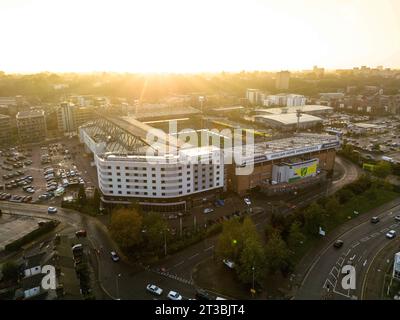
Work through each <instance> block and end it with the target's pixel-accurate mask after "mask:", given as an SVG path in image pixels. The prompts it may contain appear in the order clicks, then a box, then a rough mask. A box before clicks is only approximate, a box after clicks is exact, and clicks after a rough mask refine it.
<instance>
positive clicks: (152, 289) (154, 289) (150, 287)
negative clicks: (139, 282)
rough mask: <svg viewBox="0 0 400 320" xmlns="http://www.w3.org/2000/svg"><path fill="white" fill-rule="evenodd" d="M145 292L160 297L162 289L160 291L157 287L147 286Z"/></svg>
mask: <svg viewBox="0 0 400 320" xmlns="http://www.w3.org/2000/svg"><path fill="white" fill-rule="evenodd" d="M146 289H147V291H149V292H151V293H152V294H155V295H157V296H161V295H162V293H163V289H161V288H160V287H157V286H156V285H154V284H148V285H147V287H146Z"/></svg>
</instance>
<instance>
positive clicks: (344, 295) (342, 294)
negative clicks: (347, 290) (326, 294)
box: [333, 289, 350, 298]
mask: <svg viewBox="0 0 400 320" xmlns="http://www.w3.org/2000/svg"><path fill="white" fill-rule="evenodd" d="M333 292H334V293H336V294H339V295H341V296H343V297H346V298H350V296H349V295H346V294H344V293H342V292H339V291H336V290H335V289H333Z"/></svg>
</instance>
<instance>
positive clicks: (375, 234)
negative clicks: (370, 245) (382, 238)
mask: <svg viewBox="0 0 400 320" xmlns="http://www.w3.org/2000/svg"><path fill="white" fill-rule="evenodd" d="M379 235H380V233H379V232H375V233H373V234H371V238H375V237H377V236H379Z"/></svg>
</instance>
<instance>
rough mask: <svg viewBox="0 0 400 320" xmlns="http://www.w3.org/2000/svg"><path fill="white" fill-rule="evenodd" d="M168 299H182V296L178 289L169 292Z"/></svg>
mask: <svg viewBox="0 0 400 320" xmlns="http://www.w3.org/2000/svg"><path fill="white" fill-rule="evenodd" d="M167 297H168V299H170V300H182V296H181V295H180V294H179V293H178V292H176V291H170V292H168V296H167Z"/></svg>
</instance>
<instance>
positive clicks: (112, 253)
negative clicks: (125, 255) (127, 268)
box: [110, 251, 119, 262]
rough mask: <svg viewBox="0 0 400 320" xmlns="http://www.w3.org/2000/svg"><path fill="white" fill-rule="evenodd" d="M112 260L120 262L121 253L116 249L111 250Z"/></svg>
mask: <svg viewBox="0 0 400 320" xmlns="http://www.w3.org/2000/svg"><path fill="white" fill-rule="evenodd" d="M110 254H111V260H112V261H114V262H118V261H119V255H118V254H117V253H116V252H115V251H111V252H110Z"/></svg>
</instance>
